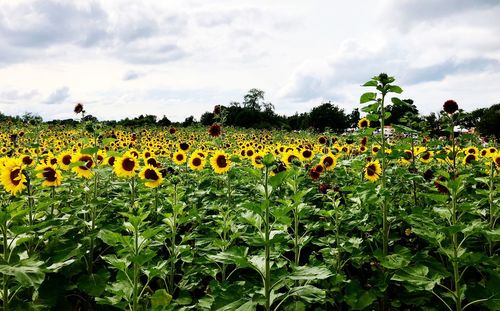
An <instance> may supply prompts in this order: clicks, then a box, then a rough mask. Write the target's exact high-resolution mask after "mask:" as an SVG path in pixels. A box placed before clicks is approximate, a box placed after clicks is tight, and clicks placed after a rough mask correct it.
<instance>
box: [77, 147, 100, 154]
mask: <svg viewBox="0 0 500 311" xmlns="http://www.w3.org/2000/svg"><path fill="white" fill-rule="evenodd" d="M97 151H99V148H97V147H89V148H85V149H82V150H80V153H81V154H90V155H92V154H95V153H96V152H97Z"/></svg>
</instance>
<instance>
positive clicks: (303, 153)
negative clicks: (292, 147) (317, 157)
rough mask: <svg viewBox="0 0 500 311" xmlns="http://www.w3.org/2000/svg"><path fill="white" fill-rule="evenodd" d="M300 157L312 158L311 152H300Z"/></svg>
mask: <svg viewBox="0 0 500 311" xmlns="http://www.w3.org/2000/svg"><path fill="white" fill-rule="evenodd" d="M302 155H303V156H304V158H310V157H311V156H312V152H311V150H304V152H302Z"/></svg>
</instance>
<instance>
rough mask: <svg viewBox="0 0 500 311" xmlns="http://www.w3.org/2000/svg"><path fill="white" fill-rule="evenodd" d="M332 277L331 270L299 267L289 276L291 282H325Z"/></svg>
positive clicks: (317, 267)
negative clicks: (324, 280)
mask: <svg viewBox="0 0 500 311" xmlns="http://www.w3.org/2000/svg"><path fill="white" fill-rule="evenodd" d="M330 276H332V273H331V272H330V270H328V269H327V268H326V267H322V266H312V267H308V266H298V267H296V268H294V269H293V271H292V273H291V274H290V275H289V276H288V278H289V279H290V280H294V281H299V280H323V279H327V278H329V277H330Z"/></svg>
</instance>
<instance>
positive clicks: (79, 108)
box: [74, 103, 83, 114]
mask: <svg viewBox="0 0 500 311" xmlns="http://www.w3.org/2000/svg"><path fill="white" fill-rule="evenodd" d="M82 111H83V105H82V104H80V103H78V104H76V105H75V109H74V112H75V113H76V114H79V113H81V112H82Z"/></svg>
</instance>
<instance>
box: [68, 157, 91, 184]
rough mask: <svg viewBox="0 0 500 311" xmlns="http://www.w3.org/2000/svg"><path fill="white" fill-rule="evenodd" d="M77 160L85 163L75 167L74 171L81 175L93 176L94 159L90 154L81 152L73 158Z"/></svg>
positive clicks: (84, 176) (85, 176)
mask: <svg viewBox="0 0 500 311" xmlns="http://www.w3.org/2000/svg"><path fill="white" fill-rule="evenodd" d="M73 160H75V161H76V162H83V165H80V166H75V167H73V172H75V173H76V174H77V175H78V176H79V177H83V178H87V179H89V178H91V177H92V175H94V173H93V172H92V170H91V169H92V167H93V166H94V160H92V157H91V156H90V155H88V154H79V155H77V156H75V157H74V158H73Z"/></svg>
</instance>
